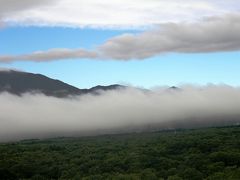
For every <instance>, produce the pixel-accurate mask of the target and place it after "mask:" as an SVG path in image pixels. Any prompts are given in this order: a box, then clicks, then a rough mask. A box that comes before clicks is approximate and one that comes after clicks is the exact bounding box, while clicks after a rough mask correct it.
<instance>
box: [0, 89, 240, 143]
mask: <svg viewBox="0 0 240 180" xmlns="http://www.w3.org/2000/svg"><path fill="white" fill-rule="evenodd" d="M0 102H1V104H0V109H1V113H0V141H7V140H17V139H26V138H43V137H57V136H77V135H86V134H103V133H110V132H111V133H118V132H129V131H139V130H156V129H166V128H167V129H169V128H185V127H186V128H188V127H202V126H212V125H225V124H232V123H237V122H238V121H239V117H240V89H239V88H233V87H230V86H225V85H221V86H220V85H219V86H215V85H210V86H205V87H195V86H183V87H181V88H180V89H166V88H158V89H157V90H156V89H155V90H152V91H143V90H139V89H136V88H127V89H120V90H112V91H106V92H101V93H100V95H90V94H89V95H84V96H77V97H69V98H62V99H61V98H55V97H48V96H44V95H42V94H24V95H23V96H21V97H20V96H14V95H11V94H8V93H2V94H0ZM153 127H154V128H153Z"/></svg>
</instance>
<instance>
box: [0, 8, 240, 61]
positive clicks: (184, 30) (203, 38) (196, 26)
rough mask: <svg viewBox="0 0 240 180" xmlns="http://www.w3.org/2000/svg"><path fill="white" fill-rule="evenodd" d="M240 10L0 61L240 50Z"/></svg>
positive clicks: (7, 57) (111, 57)
mask: <svg viewBox="0 0 240 180" xmlns="http://www.w3.org/2000/svg"><path fill="white" fill-rule="evenodd" d="M239 32H240V14H239V13H237V14H227V15H224V16H220V17H211V18H205V19H203V20H201V21H198V22H194V23H183V22H180V23H165V24H161V25H159V26H158V27H157V28H155V30H148V31H146V32H142V33H138V34H123V35H120V36H116V37H113V38H110V39H108V40H107V41H106V42H105V43H103V44H101V45H99V46H98V47H97V48H96V49H95V50H86V49H81V48H80V49H67V48H56V49H50V50H48V51H37V52H33V53H29V54H23V55H1V56H0V62H13V61H20V60H21V61H36V62H39V61H53V60H60V59H83V58H87V59H101V60H109V59H111V60H125V61H127V60H131V59H138V60H141V59H146V58H150V57H153V56H156V55H160V54H166V53H209V52H228V51H239V50H240V36H239Z"/></svg>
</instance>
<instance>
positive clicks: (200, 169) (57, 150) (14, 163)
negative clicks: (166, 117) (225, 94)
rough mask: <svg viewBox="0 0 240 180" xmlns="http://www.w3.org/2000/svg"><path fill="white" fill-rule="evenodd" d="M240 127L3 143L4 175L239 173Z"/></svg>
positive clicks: (0, 173) (192, 178)
mask: <svg viewBox="0 0 240 180" xmlns="http://www.w3.org/2000/svg"><path fill="white" fill-rule="evenodd" d="M239 166H240V127H239V126H235V127H222V128H206V129H197V130H177V131H162V132H152V133H133V134H124V135H104V136H98V137H82V138H57V139H47V140H25V141H21V142H16V143H7V144H1V145H0V179H38V180H40V179H94V180H97V179H143V180H144V179H151V180H154V179H168V180H180V179H189V180H198V179H199V180H200V179H208V180H221V179H224V180H225V179H231V180H238V179H240V167H239Z"/></svg>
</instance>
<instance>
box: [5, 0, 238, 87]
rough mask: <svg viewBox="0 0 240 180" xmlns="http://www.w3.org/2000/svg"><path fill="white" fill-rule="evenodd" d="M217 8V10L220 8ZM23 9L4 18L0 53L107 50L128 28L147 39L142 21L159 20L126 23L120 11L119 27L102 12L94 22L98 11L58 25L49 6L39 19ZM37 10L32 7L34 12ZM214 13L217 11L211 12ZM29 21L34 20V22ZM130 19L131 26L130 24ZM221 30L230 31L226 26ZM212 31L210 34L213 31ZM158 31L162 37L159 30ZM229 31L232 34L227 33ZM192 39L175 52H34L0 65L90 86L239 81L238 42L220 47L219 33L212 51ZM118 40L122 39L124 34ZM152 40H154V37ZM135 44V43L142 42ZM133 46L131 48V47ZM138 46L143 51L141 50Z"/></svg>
mask: <svg viewBox="0 0 240 180" xmlns="http://www.w3.org/2000/svg"><path fill="white" fill-rule="evenodd" d="M71 1H73V0H71ZM141 2H142V1H141ZM200 2H205V3H207V2H208V1H199V3H200ZM231 2H232V1H231ZM173 4H174V3H173ZM142 5H144V4H142ZM160 5H161V4H160ZM203 5H206V4H203ZM59 6H60V5H59ZM167 6H169V7H172V8H174V6H173V5H171V4H170V5H169V4H167ZM143 7H144V6H143ZM192 7H193V8H189V9H190V10H191V11H190V10H189V17H190V15H191V14H194V13H193V12H192V11H193V10H192V9H194V8H198V6H196V5H195V4H194V3H193V5H192ZM203 7H205V6H203ZM214 7H215V6H214ZM233 7H234V6H231V8H229V9H231V10H232V9H233ZM95 8H96V7H95ZM170 9H171V8H170ZM206 9H207V10H208V12H207V11H206V10H204V11H203V10H202V9H200V10H201V11H203V12H206V14H207V15H211V12H216V14H217V15H219V14H220V16H221V13H222V12H223V10H222V9H223V7H222V6H221V7H220V6H219V5H218V6H217V5H216V7H215V10H212V11H210V12H209V8H206ZM30 10H31V9H30ZM200 10H199V9H196V12H199V11H200ZM217 10H219V12H218V11H217ZM220 10H221V11H220ZM37 11H42V10H41V9H40V10H38V9H37V10H36V12H37ZM226 11H227V10H226ZM27 12H28V11H27ZM31 12H32V11H31ZM136 12H138V11H136ZM146 12H148V10H147V9H146V11H144V12H142V13H143V14H144V13H145V14H144V15H145V16H146V14H147V13H146ZM21 13H22V14H21ZM21 13H20V15H21V16H19V17H12V20H11V19H10V22H7V20H6V22H7V23H6V22H4V23H6V24H9V25H6V26H4V28H2V29H0V41H1V44H0V55H11V56H18V55H20V56H21V55H24V54H31V53H32V52H36V51H40V50H41V51H48V50H49V49H54V48H68V49H78V48H81V49H84V50H88V51H94V50H95V49H98V47H99V46H100V47H101V46H102V44H103V47H104V48H105V47H106V48H105V49H104V52H105V50H109V43H108V42H112V41H111V40H112V39H113V41H114V39H115V38H116V37H120V38H119V39H121V35H123V34H126V33H128V34H130V39H133V37H134V38H135V36H134V35H133V34H136V33H137V34H143V35H139V36H136V41H137V42H140V43H141V42H146V41H142V40H141V38H142V37H145V36H147V35H148V34H149V33H148V30H146V28H143V29H142V28H139V27H140V26H144V25H145V24H147V26H149V24H150V25H151V23H149V24H148V23H147V22H151V21H154V22H155V21H156V20H157V19H150V18H149V19H147V18H146V20H145V24H144V23H143V24H141V21H140V20H138V19H136V20H133V19H129V20H128V19H126V23H125V19H120V18H119V17H116V18H118V19H119V21H120V22H124V23H122V24H123V25H122V24H120V23H119V24H118V25H117V26H116V27H114V28H112V26H113V24H111V23H112V22H113V20H114V19H108V18H106V21H105V20H104V18H103V20H102V24H98V23H96V22H99V21H97V20H98V19H97V17H95V18H96V19H94V18H92V17H91V18H92V19H91V18H89V22H91V23H90V24H84V23H85V21H84V22H77V23H75V24H71V23H72V21H71V19H69V22H68V18H67V17H64V18H65V19H64V20H65V21H66V22H59V21H58V20H56V22H54V23H55V24H57V25H52V24H50V23H52V19H49V21H47V20H48V19H47V20H46V19H44V18H45V17H48V16H47V15H48V14H47V13H48V12H44V13H46V15H45V16H44V13H42V14H43V15H42V14H41V15H42V16H41V17H36V18H39V19H41V21H40V20H38V21H36V22H38V23H36V22H35V21H27V22H26V20H25V19H24V18H26V17H25V16H26V15H25V14H24V13H25V11H23V12H21ZM56 13H59V12H56ZM167 13H169V12H166V14H167ZM35 14H37V13H34V15H35ZM39 14H40V13H39ZM179 14H181V12H179ZM131 15H132V16H133V17H135V16H134V14H129V16H131ZM154 15H155V14H154ZM213 15H215V14H214V13H213ZM223 15H224V13H223ZM2 16H3V15H2ZM152 16H153V14H150V15H149V17H152ZM3 17H4V16H3ZM154 17H155V16H154ZM171 17H172V16H171V14H168V16H166V17H165V19H164V18H163V19H160V20H159V23H162V22H163V23H165V21H166V22H174V23H175V22H176V23H179V22H181V19H175V20H176V21H175V20H173V19H172V18H171ZM239 17H240V16H239ZM28 18H29V17H28ZM234 18H235V17H234ZM2 19H4V18H2ZM6 19H7V18H6ZM185 19H186V17H185V16H184V18H183V19H182V20H185ZM189 19H190V18H189ZM223 19H224V18H223ZM0 20H1V14H0ZM8 21H9V19H8ZM45 21H46V22H45ZM191 21H192V19H191ZM30 22H34V23H33V24H31V23H30ZM74 22H75V21H74ZM29 23H30V24H29ZM58 23H59V24H58ZM94 23H95V24H94ZM132 23H133V26H131V24H132ZM134 23H136V24H134ZM43 24H44V25H43ZM178 25H179V24H178ZM217 25H218V24H217ZM78 26H81V27H78ZM126 26H127V27H126ZM151 26H152V25H151ZM163 27H164V25H163ZM190 27H192V26H190ZM200 28H202V31H203V32H206V31H205V29H207V28H205V24H204V25H201V26H200ZM147 29H148V28H147ZM145 30H146V31H147V33H145V34H144V32H145ZM236 32H237V31H236ZM238 32H239V31H238ZM158 33H160V32H158ZM207 33H208V32H206V35H208V34H207ZM223 33H225V34H226V33H227V31H226V32H223ZM146 34H147V35H146ZM209 34H212V32H211V33H209ZM233 34H234V32H233ZM166 36H167V37H168V38H169V37H171V38H172V35H166ZM156 37H157V38H158V37H159V36H156ZM160 37H162V36H160ZM221 37H222V36H221ZM226 37H227V38H228V36H226ZM178 38H179V37H178ZM206 39H208V38H206ZM229 39H230V38H228V39H225V41H227V44H232V43H231V42H230V40H229ZM109 40H110V41H109ZM185 40H186V41H189V39H188V38H185ZM228 40H229V41H228ZM191 41H196V42H193V45H191V46H189V47H186V49H187V50H184V52H176V50H175V49H171V48H170V49H167V50H166V52H165V51H164V52H163V53H162V52H160V51H159V49H161V48H162V47H160V48H159V49H158V50H157V51H159V54H158V52H157V54H158V55H155V54H156V53H155V52H154V53H155V54H154V53H153V54H151V55H149V56H147V57H145V56H144V58H142V56H140V55H138V54H137V53H135V52H132V51H134V50H131V52H130V51H127V52H126V56H127V55H128V54H127V53H129V54H131V53H132V56H131V57H123V59H124V58H127V60H126V59H125V60H121V59H120V60H119V59H118V56H117V55H116V54H117V53H116V54H114V55H112V54H111V52H110V53H109V52H107V53H106V54H107V56H110V58H108V57H107V58H106V59H107V60H106V59H104V58H103V57H101V58H88V56H87V57H81V58H62V59H54V60H51V61H50V62H49V61H45V60H42V59H41V61H40V62H35V59H32V58H30V60H28V61H24V59H22V57H19V60H18V59H17V58H18V57H17V58H15V57H14V58H13V59H14V60H13V61H11V62H7V63H4V62H1V61H0V67H6V68H16V69H20V70H24V71H28V72H33V73H41V74H44V75H46V76H49V77H51V78H55V79H60V80H62V81H64V82H67V83H69V84H72V85H75V86H77V87H79V88H89V87H92V86H95V85H99V84H100V85H109V84H116V83H120V84H131V85H134V86H140V87H145V88H150V87H155V86H165V85H168V86H178V85H180V84H186V83H187V84H189V83H190V84H199V85H204V84H208V83H215V84H219V83H224V84H229V85H233V86H240V73H239V67H240V53H239V50H238V47H236V48H235V47H233V46H231V47H227V48H226V50H225V49H222V47H220V46H219V47H217V45H218V44H217V43H219V44H222V43H221V42H219V41H218V39H217V40H216V39H214V40H212V41H210V43H212V42H217V43H216V44H214V47H217V48H216V49H214V50H213V51H212V50H211V51H212V52H208V50H201V48H202V47H201V48H199V47H197V46H196V45H198V44H199V40H196V39H193V40H191ZM106 42H107V43H106ZM117 42H118V41H117ZM120 42H121V43H122V40H121V41H120ZM206 42H207V40H206ZM150 43H152V41H151V42H150ZM150 43H149V44H150ZM161 43H162V42H161V41H159V42H157V44H161ZM194 43H195V44H194ZM129 44H131V42H129ZM110 45H111V44H110ZM120 45H121V44H120ZM150 45H151V44H150ZM150 45H149V46H148V47H146V49H147V48H148V49H150V50H151V47H150ZM237 45H238V44H237ZM135 46H136V47H137V46H138V44H137V45H135ZM195 46H196V47H195ZM206 46H207V43H206ZM149 47H150V48H149ZM191 47H194V48H195V49H194V51H199V52H196V53H192V52H191V51H192V49H191ZM224 47H225V46H224ZM111 48H112V47H110V50H112V51H114V52H115V51H116V50H119V49H111ZM129 48H130V49H131V47H129ZM141 48H142V47H141ZM164 48H165V47H164ZM209 48H210V46H209ZM178 49H179V48H178ZM199 49H200V50H199ZM120 50H121V51H122V50H126V48H125V47H123V48H122V49H120ZM127 50H128V49H127ZM143 51H145V48H143ZM177 51H178V50H177ZM202 51H203V52H202ZM137 52H140V53H141V52H142V51H137ZM123 54H124V53H123ZM132 57H133V58H132Z"/></svg>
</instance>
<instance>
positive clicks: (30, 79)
mask: <svg viewBox="0 0 240 180" xmlns="http://www.w3.org/2000/svg"><path fill="white" fill-rule="evenodd" d="M120 87H123V86H120V85H110V86H96V87H93V88H91V89H78V88H76V87H74V86H71V85H69V84H66V83H64V82H62V81H59V80H55V79H51V78H48V77H46V76H44V75H41V74H33V73H27V72H20V71H13V70H10V71H0V92H4V91H6V92H9V93H12V94H16V95H21V94H23V93H26V92H31V93H37V92H40V93H43V94H45V95H48V96H56V97H66V96H68V95H81V94H86V93H96V92H97V91H99V90H104V91H105V90H113V89H117V88H120Z"/></svg>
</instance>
